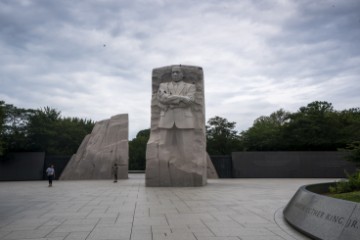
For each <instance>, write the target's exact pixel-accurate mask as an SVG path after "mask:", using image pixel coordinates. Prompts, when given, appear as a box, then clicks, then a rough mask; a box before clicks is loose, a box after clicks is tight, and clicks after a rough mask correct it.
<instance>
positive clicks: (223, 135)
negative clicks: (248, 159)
mask: <svg viewBox="0 0 360 240" xmlns="http://www.w3.org/2000/svg"><path fill="white" fill-rule="evenodd" d="M235 125H236V123H235V122H229V121H228V120H227V119H226V118H222V117H219V116H215V117H213V118H210V119H209V121H208V125H207V126H206V141H207V147H206V150H207V152H208V153H209V154H210V155H226V154H230V153H231V152H233V151H236V150H238V149H239V148H240V144H241V143H240V139H239V136H238V135H237V132H236V131H235V130H234V128H235Z"/></svg>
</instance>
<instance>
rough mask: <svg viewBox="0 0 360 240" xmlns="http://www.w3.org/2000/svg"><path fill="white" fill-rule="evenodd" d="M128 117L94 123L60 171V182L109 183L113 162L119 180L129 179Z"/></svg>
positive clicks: (116, 117)
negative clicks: (115, 165)
mask: <svg viewBox="0 0 360 240" xmlns="http://www.w3.org/2000/svg"><path fill="white" fill-rule="evenodd" d="M128 125H129V120H128V114H119V115H116V116H113V117H111V118H110V119H107V120H103V121H100V122H97V123H96V124H95V126H94V129H93V130H92V132H91V134H89V135H87V136H86V137H85V138H84V140H83V142H82V143H81V145H80V147H79V149H78V151H77V153H76V154H74V155H73V156H72V158H71V160H70V161H69V163H68V165H67V166H66V168H65V170H64V171H63V173H62V175H61V177H60V179H61V180H70V179H72V180H75V179H110V178H112V176H111V167H112V165H113V164H114V163H115V162H116V163H117V164H118V166H119V168H118V178H119V179H124V178H127V177H128V156H129V150H128V149H129V148H128Z"/></svg>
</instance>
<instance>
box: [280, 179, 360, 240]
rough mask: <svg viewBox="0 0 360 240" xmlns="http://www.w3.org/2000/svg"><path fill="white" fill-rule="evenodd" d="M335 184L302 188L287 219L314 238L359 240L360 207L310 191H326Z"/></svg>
mask: <svg viewBox="0 0 360 240" xmlns="http://www.w3.org/2000/svg"><path fill="white" fill-rule="evenodd" d="M331 184H333V183H329V184H314V185H310V186H302V187H300V188H299V190H298V191H297V192H296V194H295V195H294V196H293V198H292V199H291V200H290V202H289V203H288V205H287V206H286V208H285V209H284V217H285V219H286V220H287V221H288V222H289V223H290V224H291V225H292V226H293V227H295V228H296V229H298V230H300V231H301V232H303V233H306V234H307V235H309V236H310V237H311V238H313V239H327V240H358V239H359V236H360V204H359V203H356V202H350V201H345V200H340V199H335V198H331V197H328V196H325V195H321V194H318V193H315V192H312V191H309V190H308V189H323V190H324V189H325V190H326V189H328V187H329V186H330V185H331ZM317 185H318V186H317ZM322 192H325V191H322Z"/></svg>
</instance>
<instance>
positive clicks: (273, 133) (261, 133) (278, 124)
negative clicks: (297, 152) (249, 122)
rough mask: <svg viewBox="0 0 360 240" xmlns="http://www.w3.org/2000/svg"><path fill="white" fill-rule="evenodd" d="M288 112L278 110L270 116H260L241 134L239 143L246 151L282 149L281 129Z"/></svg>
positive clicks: (286, 119)
mask: <svg viewBox="0 0 360 240" xmlns="http://www.w3.org/2000/svg"><path fill="white" fill-rule="evenodd" d="M289 115H290V112H287V111H285V110H283V109H280V110H278V111H276V112H274V113H272V114H271V115H270V116H261V117H259V118H257V119H256V120H255V121H254V124H253V126H252V127H250V128H249V129H248V130H247V131H243V132H241V141H242V144H243V146H244V148H245V150H247V151H272V150H280V149H282V148H284V144H283V142H284V139H283V129H284V125H285V124H286V123H287V122H288V118H289Z"/></svg>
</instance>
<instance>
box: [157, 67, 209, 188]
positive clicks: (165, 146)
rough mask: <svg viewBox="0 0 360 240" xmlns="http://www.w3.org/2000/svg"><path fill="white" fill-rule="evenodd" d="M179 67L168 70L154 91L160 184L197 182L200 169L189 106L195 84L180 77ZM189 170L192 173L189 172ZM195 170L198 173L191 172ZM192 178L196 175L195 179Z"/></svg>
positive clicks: (199, 182)
mask: <svg viewBox="0 0 360 240" xmlns="http://www.w3.org/2000/svg"><path fill="white" fill-rule="evenodd" d="M183 78H184V75H183V73H182V70H181V67H179V66H175V67H173V68H172V71H171V79H172V81H171V82H163V83H161V84H160V86H159V90H158V92H157V100H158V106H159V107H160V109H161V111H160V119H159V125H158V127H159V135H160V140H159V156H158V158H159V167H160V168H159V169H160V172H159V175H160V179H161V182H162V183H161V184H162V185H163V186H194V185H201V183H202V179H201V176H202V173H201V171H202V170H203V169H201V168H199V167H198V166H201V165H202V163H201V162H199V163H197V162H196V161H197V160H196V159H202V158H201V155H200V156H198V155H199V154H201V153H200V152H201V151H199V146H198V145H197V143H196V142H199V141H197V140H196V136H195V128H196V119H195V116H194V113H193V110H192V105H193V104H195V93H196V87H195V85H194V84H191V83H186V82H184V81H183ZM190 172H192V173H190ZM193 172H199V174H193ZM195 178H196V179H195Z"/></svg>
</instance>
